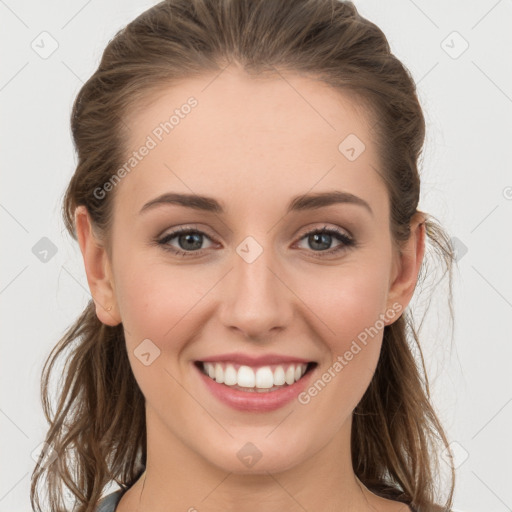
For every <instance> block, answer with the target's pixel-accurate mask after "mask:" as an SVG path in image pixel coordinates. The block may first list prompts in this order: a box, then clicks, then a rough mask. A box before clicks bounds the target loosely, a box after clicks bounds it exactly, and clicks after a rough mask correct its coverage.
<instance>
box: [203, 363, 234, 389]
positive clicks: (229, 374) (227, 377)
mask: <svg viewBox="0 0 512 512" xmlns="http://www.w3.org/2000/svg"><path fill="white" fill-rule="evenodd" d="M206 364H207V363H206ZM237 378H238V377H237V372H236V370H235V367H234V366H233V365H232V364H228V365H227V366H226V371H225V372H224V384H226V385H227V386H236V381H237Z"/></svg>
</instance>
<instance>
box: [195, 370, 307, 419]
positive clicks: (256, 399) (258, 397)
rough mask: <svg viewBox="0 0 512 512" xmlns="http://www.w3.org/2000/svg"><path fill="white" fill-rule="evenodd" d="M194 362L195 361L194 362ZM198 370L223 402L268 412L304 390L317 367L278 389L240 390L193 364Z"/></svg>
mask: <svg viewBox="0 0 512 512" xmlns="http://www.w3.org/2000/svg"><path fill="white" fill-rule="evenodd" d="M192 364H193V363H192ZM193 366H194V368H195V369H196V371H197V372H198V373H199V375H200V377H201V378H202V380H203V382H204V383H205V384H206V386H207V388H208V389H209V390H210V391H211V392H212V394H213V395H215V396H216V397H217V398H218V399H219V400H220V401H221V402H223V403H224V404H226V405H229V406H230V407H233V408H234V409H238V410H239V411H253V412H266V411H274V410H276V409H279V408H280V407H283V406H284V405H286V404H287V403H289V402H291V401H292V400H294V399H295V398H297V396H298V395H299V394H300V393H301V392H302V391H304V388H305V387H306V386H307V384H308V382H309V380H310V379H311V374H312V373H314V371H315V368H316V367H315V368H313V369H311V370H310V371H308V372H307V373H306V374H304V376H303V377H302V378H301V379H299V380H298V381H297V382H294V383H293V384H290V385H289V386H284V387H283V388H281V389H278V390H276V391H266V392H258V391H252V392H251V391H240V390H238V389H233V388H231V387H229V386H226V385H225V384H219V383H218V382H217V381H215V380H213V379H211V378H210V377H208V376H207V375H205V374H204V373H203V372H202V371H201V370H200V369H199V368H198V367H197V366H196V365H195V364H193Z"/></svg>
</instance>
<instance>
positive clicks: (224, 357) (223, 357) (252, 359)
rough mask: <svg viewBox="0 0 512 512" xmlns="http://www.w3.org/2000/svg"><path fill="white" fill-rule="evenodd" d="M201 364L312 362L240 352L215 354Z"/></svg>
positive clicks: (299, 358) (296, 358) (297, 358)
mask: <svg viewBox="0 0 512 512" xmlns="http://www.w3.org/2000/svg"><path fill="white" fill-rule="evenodd" d="M198 361H201V362H203V363H209V362H212V363H216V362H232V363H236V364H241V365H245V366H264V365H268V364H284V363H288V364H291V363H299V364H303V363H310V362H313V361H311V360H308V359H303V358H301V357H295V356H287V355H282V354H265V355H261V356H249V355H247V354H242V353H240V352H232V353H230V354H217V355H215V356H208V357H205V358H203V359H199V360H198Z"/></svg>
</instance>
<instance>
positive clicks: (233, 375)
mask: <svg viewBox="0 0 512 512" xmlns="http://www.w3.org/2000/svg"><path fill="white" fill-rule="evenodd" d="M202 365H203V372H204V373H205V374H206V375H208V376H209V377H210V378H211V379H213V380H215V381H217V382H218V383H219V384H225V385H227V386H240V387H243V388H249V389H254V388H256V389H271V388H273V387H275V386H284V385H285V384H286V385H291V384H293V383H294V382H297V381H298V380H299V379H300V378H301V377H302V376H303V375H304V373H306V369H307V364H290V365H287V367H286V370H285V367H284V366H283V365H278V366H275V367H274V370H272V368H271V367H270V366H261V367H259V368H257V369H254V368H252V367H250V366H245V365H242V366H240V367H239V368H238V371H237V370H236V369H235V367H234V366H233V364H230V363H228V364H226V363H202Z"/></svg>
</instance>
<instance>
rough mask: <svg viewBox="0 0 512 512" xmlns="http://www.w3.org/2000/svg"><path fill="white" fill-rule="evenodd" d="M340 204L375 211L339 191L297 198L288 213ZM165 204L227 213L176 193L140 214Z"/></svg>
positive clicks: (160, 198) (149, 204) (217, 204)
mask: <svg viewBox="0 0 512 512" xmlns="http://www.w3.org/2000/svg"><path fill="white" fill-rule="evenodd" d="M339 203H348V204H355V205H358V206H362V207H363V208H365V209H366V210H367V211H368V212H369V213H370V215H372V216H373V211H372V209H371V207H370V205H369V204H368V203H367V202H366V201H365V200H364V199H362V198H360V197H358V196H356V195H354V194H351V193H350V192H341V191H338V190H333V191H329V192H317V193H313V194H303V195H300V196H296V197H294V198H292V200H291V201H290V202H289V204H288V207H287V210H286V212H287V213H290V212H301V211H307V210H315V209H317V208H323V207H325V206H330V205H333V204H339ZM163 204H174V205H179V206H184V207H186V208H192V209H194V210H202V211H206V212H211V213H217V214H223V213H225V212H224V208H223V206H222V203H220V202H219V201H217V200H216V199H214V198H213V197H207V196H199V195H196V194H178V193H175V192H169V193H166V194H162V195H160V196H158V197H156V198H155V199H152V200H151V201H149V202H147V203H146V204H145V205H144V206H143V207H142V208H141V210H140V212H139V213H140V214H141V213H143V212H145V211H148V210H150V209H152V208H154V207H156V206H160V205H163Z"/></svg>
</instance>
